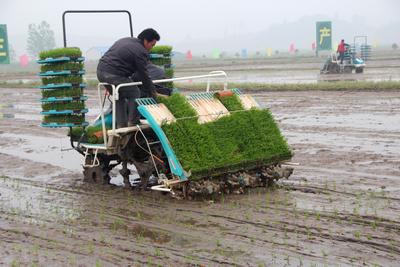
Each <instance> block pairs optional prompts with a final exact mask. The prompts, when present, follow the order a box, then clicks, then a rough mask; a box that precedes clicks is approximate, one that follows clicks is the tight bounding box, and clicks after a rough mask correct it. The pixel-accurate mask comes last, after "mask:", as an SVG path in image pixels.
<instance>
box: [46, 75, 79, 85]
mask: <svg viewBox="0 0 400 267" xmlns="http://www.w3.org/2000/svg"><path fill="white" fill-rule="evenodd" d="M82 82H83V78H82V76H58V77H51V78H46V77H43V78H42V83H43V84H44V85H46V84H52V83H54V84H57V83H72V84H81V83H82Z"/></svg>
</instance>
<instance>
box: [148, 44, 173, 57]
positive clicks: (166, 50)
mask: <svg viewBox="0 0 400 267" xmlns="http://www.w3.org/2000/svg"><path fill="white" fill-rule="evenodd" d="M171 52H172V46H169V45H156V46H154V47H153V48H152V49H151V50H150V54H161V55H165V54H171Z"/></svg>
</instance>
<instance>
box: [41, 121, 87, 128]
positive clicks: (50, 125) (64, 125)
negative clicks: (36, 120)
mask: <svg viewBox="0 0 400 267" xmlns="http://www.w3.org/2000/svg"><path fill="white" fill-rule="evenodd" d="M88 125H89V123H88V122H79V123H72V122H69V123H57V122H50V123H45V122H42V123H41V126H42V127H49V128H60V127H75V126H82V127H83V126H85V127H86V126H88Z"/></svg>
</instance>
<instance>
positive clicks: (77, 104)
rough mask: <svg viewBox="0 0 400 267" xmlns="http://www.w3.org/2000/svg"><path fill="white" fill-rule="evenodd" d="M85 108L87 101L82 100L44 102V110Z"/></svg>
mask: <svg viewBox="0 0 400 267" xmlns="http://www.w3.org/2000/svg"><path fill="white" fill-rule="evenodd" d="M84 108H85V103H84V102H82V101H72V102H61V103H60V102H56V103H44V104H42V110H44V111H46V110H82V109H84Z"/></svg>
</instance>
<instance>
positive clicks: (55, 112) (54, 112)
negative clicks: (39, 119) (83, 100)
mask: <svg viewBox="0 0 400 267" xmlns="http://www.w3.org/2000/svg"><path fill="white" fill-rule="evenodd" d="M88 111H89V110H88V109H87V108H85V109H81V110H47V111H42V112H40V114H42V115H71V114H84V113H88Z"/></svg>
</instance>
